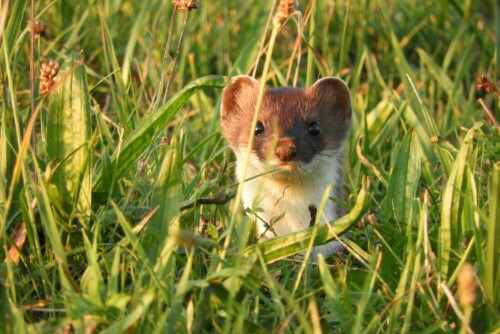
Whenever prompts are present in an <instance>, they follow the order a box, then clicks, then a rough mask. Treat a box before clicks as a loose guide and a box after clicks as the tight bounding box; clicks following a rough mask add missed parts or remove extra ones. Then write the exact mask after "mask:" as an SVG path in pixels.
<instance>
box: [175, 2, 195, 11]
mask: <svg viewBox="0 0 500 334" xmlns="http://www.w3.org/2000/svg"><path fill="white" fill-rule="evenodd" d="M172 5H174V6H175V8H177V10H187V11H191V10H193V9H198V8H200V4H199V3H198V1H194V0H172Z"/></svg>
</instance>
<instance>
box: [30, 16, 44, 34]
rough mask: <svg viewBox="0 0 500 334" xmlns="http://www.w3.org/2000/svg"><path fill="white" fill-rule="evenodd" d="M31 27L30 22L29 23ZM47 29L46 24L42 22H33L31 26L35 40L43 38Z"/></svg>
mask: <svg viewBox="0 0 500 334" xmlns="http://www.w3.org/2000/svg"><path fill="white" fill-rule="evenodd" d="M29 24H30V25H31V21H29ZM46 28H47V23H45V22H44V21H42V20H35V24H34V25H33V31H34V36H35V38H40V37H44V36H45V29H46Z"/></svg>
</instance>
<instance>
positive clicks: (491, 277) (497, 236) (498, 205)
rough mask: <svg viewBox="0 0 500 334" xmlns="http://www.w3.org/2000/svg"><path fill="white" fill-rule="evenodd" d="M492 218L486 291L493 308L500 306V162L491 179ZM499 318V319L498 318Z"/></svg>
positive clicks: (490, 200)
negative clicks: (499, 259)
mask: <svg viewBox="0 0 500 334" xmlns="http://www.w3.org/2000/svg"><path fill="white" fill-rule="evenodd" d="M490 182H491V183H490V195H489V206H490V219H489V221H488V239H487V242H486V273H485V277H484V280H485V284H484V285H485V286H484V289H485V293H486V295H487V296H488V298H489V299H490V300H491V302H492V303H493V308H494V309H496V310H498V309H499V308H500V266H499V265H498V258H499V256H500V163H498V162H497V163H496V165H495V166H494V167H493V172H492V174H491V181H490ZM497 320H498V319H497Z"/></svg>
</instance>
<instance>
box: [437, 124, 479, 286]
mask: <svg viewBox="0 0 500 334" xmlns="http://www.w3.org/2000/svg"><path fill="white" fill-rule="evenodd" d="M481 125H482V123H477V124H475V125H474V126H473V127H472V128H471V129H470V130H469V132H467V134H466V135H465V138H464V140H463V142H462V146H461V147H460V151H459V153H458V156H457V158H456V159H455V162H454V163H453V168H452V170H451V173H450V176H449V178H448V182H447V183H446V187H445V189H444V191H443V204H442V207H441V226H440V228H439V249H438V263H439V273H440V279H441V281H446V280H447V277H448V271H449V267H450V253H451V250H452V249H457V248H458V246H459V237H460V235H461V230H462V224H461V217H462V211H463V195H462V194H463V193H464V190H465V188H464V187H466V185H467V180H466V178H467V177H466V175H467V173H466V170H467V168H468V166H467V165H468V163H469V161H470V159H471V158H470V155H471V152H472V146H473V139H474V133H475V132H476V130H477V129H478V128H479V127H480V126H481Z"/></svg>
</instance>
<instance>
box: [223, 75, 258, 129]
mask: <svg viewBox="0 0 500 334" xmlns="http://www.w3.org/2000/svg"><path fill="white" fill-rule="evenodd" d="M232 80H233V83H232V84H231V85H229V86H227V87H226V88H224V90H223V92H222V106H221V109H220V111H221V119H222V122H223V123H224V122H228V121H230V120H231V119H232V118H235V117H238V116H241V115H243V114H244V113H245V112H246V111H247V110H248V109H249V108H251V110H252V111H253V108H255V103H256V100H257V93H258V91H259V87H260V84H259V82H258V81H257V80H255V79H254V78H252V77H249V76H248V75H239V76H236V77H233V78H232Z"/></svg>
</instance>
